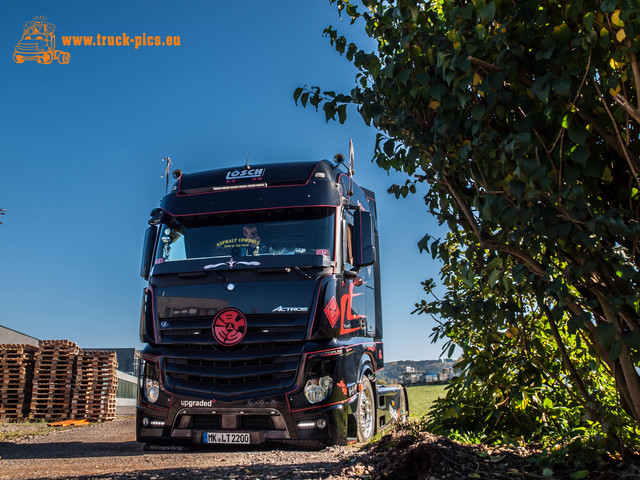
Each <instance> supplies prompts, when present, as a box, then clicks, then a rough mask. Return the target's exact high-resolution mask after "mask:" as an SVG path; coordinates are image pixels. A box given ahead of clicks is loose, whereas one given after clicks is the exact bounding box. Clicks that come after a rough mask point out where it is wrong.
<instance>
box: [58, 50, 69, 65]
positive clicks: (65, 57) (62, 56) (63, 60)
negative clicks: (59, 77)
mask: <svg viewBox="0 0 640 480" xmlns="http://www.w3.org/2000/svg"><path fill="white" fill-rule="evenodd" d="M70 58H71V55H69V54H68V53H67V52H59V55H58V63H59V64H61V65H62V64H67V63H69V59H70Z"/></svg>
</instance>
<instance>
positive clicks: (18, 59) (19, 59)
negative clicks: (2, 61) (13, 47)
mask: <svg viewBox="0 0 640 480" xmlns="http://www.w3.org/2000/svg"><path fill="white" fill-rule="evenodd" d="M13 61H14V62H16V63H24V58H23V57H22V55H17V54H15V53H14V54H13Z"/></svg>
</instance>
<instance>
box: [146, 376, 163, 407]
mask: <svg viewBox="0 0 640 480" xmlns="http://www.w3.org/2000/svg"><path fill="white" fill-rule="evenodd" d="M144 392H145V395H146V397H147V400H149V401H150V402H151V403H156V401H157V400H158V396H159V395H160V386H159V385H158V381H157V380H152V379H150V378H147V379H146V381H145V384H144Z"/></svg>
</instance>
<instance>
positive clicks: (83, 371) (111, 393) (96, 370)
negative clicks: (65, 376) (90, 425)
mask: <svg viewBox="0 0 640 480" xmlns="http://www.w3.org/2000/svg"><path fill="white" fill-rule="evenodd" d="M117 368H118V361H117V359H116V354H115V352H103V351H88V352H87V351H84V352H80V353H78V356H77V357H76V377H75V383H74V390H73V400H72V401H71V418H73V419H87V420H90V421H107V420H113V419H114V418H115V415H116V391H117V390H118V377H117V373H116V370H117Z"/></svg>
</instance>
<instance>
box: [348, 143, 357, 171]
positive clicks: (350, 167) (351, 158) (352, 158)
mask: <svg viewBox="0 0 640 480" xmlns="http://www.w3.org/2000/svg"><path fill="white" fill-rule="evenodd" d="M355 173H356V169H355V168H354V153H353V140H351V139H349V176H352V175H355Z"/></svg>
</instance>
